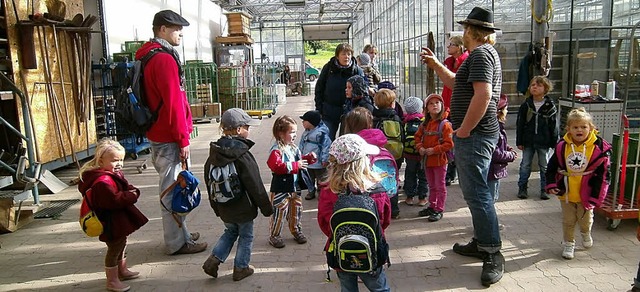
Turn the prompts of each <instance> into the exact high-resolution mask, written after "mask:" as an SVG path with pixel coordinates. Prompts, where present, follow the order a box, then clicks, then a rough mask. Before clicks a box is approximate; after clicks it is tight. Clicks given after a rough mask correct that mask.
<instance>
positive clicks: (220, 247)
mask: <svg viewBox="0 0 640 292" xmlns="http://www.w3.org/2000/svg"><path fill="white" fill-rule="evenodd" d="M224 227H225V230H224V233H223V234H222V236H220V239H218V242H217V243H216V246H215V247H214V248H213V250H212V251H211V255H212V256H214V257H216V258H217V259H219V260H220V261H221V262H223V263H224V261H225V260H227V257H229V254H230V253H231V248H233V244H234V243H235V242H236V239H237V240H238V247H237V248H236V257H235V259H234V260H233V266H235V267H237V268H241V269H242V268H246V267H248V266H249V261H251V249H252V247H253V220H251V221H249V222H244V223H227V222H225V223H224Z"/></svg>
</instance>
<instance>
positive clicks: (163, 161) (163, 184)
mask: <svg viewBox="0 0 640 292" xmlns="http://www.w3.org/2000/svg"><path fill="white" fill-rule="evenodd" d="M151 153H152V154H151V162H152V163H153V167H154V168H155V169H156V172H158V175H159V176H160V183H159V185H160V194H162V192H163V191H164V190H165V189H167V188H168V187H169V186H170V185H171V184H173V183H174V182H175V181H176V179H177V178H178V174H179V173H180V171H182V161H181V159H180V147H179V146H178V144H177V143H160V142H151ZM187 163H189V162H188V161H187ZM172 199H173V194H172V193H171V192H169V193H168V194H167V195H165V196H164V197H163V198H162V202H163V203H164V205H165V206H166V207H167V208H169V210H171V200H172ZM160 212H161V214H162V229H163V230H164V244H165V246H166V249H167V253H168V254H173V253H175V252H176V251H178V250H179V249H180V248H181V247H182V246H183V245H184V244H185V243H187V242H189V243H192V244H193V243H194V242H193V240H191V235H189V229H188V228H187V224H186V223H187V222H186V220H185V219H186V218H187V216H178V219H179V220H181V221H182V228H180V227H178V223H177V222H176V221H175V219H173V216H171V212H169V211H167V210H166V209H165V208H164V207H162V205H160Z"/></svg>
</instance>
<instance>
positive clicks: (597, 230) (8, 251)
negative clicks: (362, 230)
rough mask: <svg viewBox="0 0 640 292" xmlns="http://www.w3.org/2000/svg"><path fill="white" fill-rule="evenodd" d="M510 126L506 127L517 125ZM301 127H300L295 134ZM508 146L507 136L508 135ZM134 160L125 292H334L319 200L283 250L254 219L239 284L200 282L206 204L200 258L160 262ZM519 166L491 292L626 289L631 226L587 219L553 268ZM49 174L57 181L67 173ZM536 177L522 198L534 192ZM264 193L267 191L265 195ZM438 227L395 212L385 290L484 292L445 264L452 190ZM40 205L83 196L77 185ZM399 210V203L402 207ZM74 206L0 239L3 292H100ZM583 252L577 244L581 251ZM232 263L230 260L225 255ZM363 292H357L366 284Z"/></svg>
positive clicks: (469, 270) (151, 200) (507, 197)
mask: <svg viewBox="0 0 640 292" xmlns="http://www.w3.org/2000/svg"><path fill="white" fill-rule="evenodd" d="M312 107H313V100H312V98H311V97H289V98H288V100H287V104H285V105H283V106H280V107H279V108H278V112H277V113H276V116H277V115H281V114H288V115H291V116H295V117H297V116H300V115H302V113H304V112H305V111H306V110H308V109H311V108H312ZM514 118H515V117H514ZM274 120H275V119H274V118H270V119H267V118H266V117H265V119H263V120H262V125H260V126H259V127H256V128H253V130H252V131H251V137H250V138H252V139H253V140H255V141H256V143H257V144H256V145H255V146H254V147H253V149H252V152H253V153H254V155H255V156H256V158H257V160H258V162H259V164H260V169H261V174H262V178H263V180H264V181H265V182H266V183H267V184H268V182H269V181H270V178H271V174H270V172H269V170H268V168H267V166H266V158H267V155H268V150H269V148H270V146H271V144H272V143H273V138H272V137H270V134H269V133H270V132H271V126H272V124H273V121H274ZM197 127H198V130H199V131H198V132H199V136H198V137H197V138H195V139H194V140H192V147H191V153H192V162H193V166H192V170H194V171H195V173H196V174H197V175H198V176H199V177H201V178H202V175H203V165H204V161H205V159H206V157H207V155H208V145H209V142H210V141H212V140H215V139H217V137H218V135H219V131H218V124H215V123H213V124H198V125H197ZM299 128H300V129H302V127H301V126H300V125H299ZM510 135H511V136H510V139H511V140H513V139H514V138H515V137H514V132H513V131H510ZM146 158H148V155H141V157H140V158H138V160H137V161H131V160H128V161H126V165H125V173H126V176H127V178H128V179H129V180H130V182H132V183H133V184H134V185H136V186H138V187H139V188H140V189H141V190H142V196H141V199H140V201H139V202H138V207H139V208H140V209H141V210H142V211H143V212H144V213H145V214H146V215H147V216H148V217H149V219H150V221H149V223H148V224H147V225H145V226H144V227H143V228H142V229H141V230H139V231H137V232H135V233H134V234H132V235H131V236H130V237H129V241H128V242H129V245H128V248H127V253H128V260H129V263H130V265H131V266H132V267H131V268H132V270H136V271H139V272H141V274H142V277H140V278H139V279H136V280H132V281H129V282H128V284H130V285H131V287H132V291H337V290H339V285H338V283H337V281H338V279H337V277H336V276H335V273H333V272H332V273H331V275H332V277H331V279H332V280H333V281H332V282H327V281H325V278H326V270H327V266H326V264H325V258H324V255H323V253H322V247H323V245H324V242H325V238H324V236H323V235H322V233H321V232H320V229H319V228H318V227H317V223H316V204H317V201H316V200H312V201H305V202H304V205H305V206H304V207H305V211H304V214H303V228H304V231H305V234H306V235H307V236H308V238H309V243H307V244H304V245H298V244H296V243H295V242H294V241H293V237H292V236H290V235H288V234H283V235H284V238H285V242H286V244H287V246H286V247H285V248H283V249H274V248H272V247H271V246H269V245H268V243H267V238H268V218H264V217H258V218H257V220H256V224H255V242H254V248H253V256H252V259H251V263H252V264H253V265H255V266H256V273H255V274H254V275H253V276H251V277H249V278H247V279H245V280H242V281H240V282H233V281H232V279H231V273H232V265H233V264H232V263H233V258H232V257H230V258H229V259H228V260H227V262H226V263H224V264H222V265H221V266H220V272H219V278H218V279H213V278H211V277H209V276H207V275H206V274H205V273H204V272H203V271H202V269H201V266H202V263H203V262H204V261H205V259H206V258H207V256H208V254H209V251H210V249H211V246H212V245H213V244H214V243H215V241H216V240H217V238H218V236H219V235H220V234H221V233H222V231H223V225H222V222H221V221H220V220H219V219H218V218H216V217H215V214H214V213H213V211H212V210H211V209H210V207H209V204H208V202H207V201H203V203H202V205H201V206H200V207H199V208H198V209H196V210H195V211H193V212H192V213H191V214H190V215H189V217H188V225H189V227H190V230H191V231H198V232H200V233H201V234H202V237H201V239H200V241H206V242H208V243H209V245H210V248H209V250H208V251H207V252H204V253H200V254H193V255H178V256H168V255H165V254H164V248H163V242H162V226H161V223H160V220H159V214H160V208H161V207H160V205H159V204H158V195H157V193H158V191H157V175H156V173H155V171H154V170H153V167H152V166H151V165H149V166H150V167H149V168H148V169H147V170H144V171H143V172H142V173H141V174H139V173H138V172H137V170H136V165H137V164H140V162H141V160H142V159H146ZM518 163H519V162H518V161H516V162H515V163H513V164H511V165H510V167H509V168H510V173H511V176H510V177H509V178H507V179H504V180H503V181H502V188H501V197H500V201H499V202H498V203H497V204H496V206H497V209H498V212H499V218H500V222H501V223H503V224H504V225H505V230H504V232H503V234H502V239H503V254H504V255H505V257H506V260H507V263H506V272H505V275H504V277H503V279H502V281H500V282H499V283H498V284H495V285H493V286H491V288H489V289H488V290H491V291H564V292H569V291H628V290H629V289H630V287H631V286H630V285H631V283H632V282H633V278H634V277H635V274H636V270H637V268H638V260H640V253H639V252H638V250H639V248H638V247H639V244H638V241H637V240H636V238H635V229H636V226H637V223H636V222H635V221H634V220H626V221H623V222H622V223H621V224H620V226H619V228H618V229H617V230H616V231H607V230H606V226H607V223H606V219H605V218H603V217H602V216H599V215H597V216H596V220H595V221H596V222H595V224H594V227H593V237H594V240H595V245H594V247H593V248H591V249H590V250H588V251H587V250H584V249H582V248H579V249H578V250H577V252H576V258H575V259H573V260H564V259H562V258H561V256H560V253H561V246H560V241H561V240H562V239H561V217H560V206H559V204H558V201H557V199H555V198H552V199H551V200H548V201H541V200H540V199H539V198H537V197H536V196H532V198H530V199H527V200H520V199H518V198H517V197H516V193H517V183H516V181H517V169H518ZM56 174H57V175H58V176H59V177H60V178H62V179H63V180H65V181H69V179H70V178H72V177H73V176H74V175H75V172H74V171H73V170H60V171H57V172H56ZM537 183H538V179H537V175H534V176H533V178H532V181H531V183H530V189H533V190H536V189H538V188H537V186H536V184H537ZM267 187H268V186H267ZM448 191H449V197H448V201H447V206H446V213H445V214H444V218H443V219H442V220H441V221H439V222H436V223H430V222H427V220H426V219H425V218H418V217H417V213H418V211H419V210H420V207H417V206H407V205H404V204H402V203H401V205H400V209H401V218H400V219H398V220H394V221H393V222H392V224H391V226H390V227H389V229H388V230H387V232H386V234H387V237H388V241H389V243H390V245H391V248H392V250H391V261H392V265H391V267H390V268H389V269H388V271H387V275H388V278H389V282H390V285H391V287H392V289H393V290H394V291H465V290H478V289H484V287H483V286H482V285H481V284H480V270H481V262H480V261H478V260H475V259H472V258H466V257H463V256H459V255H457V254H454V253H453V252H452V251H451V246H452V245H453V244H454V243H455V242H466V241H468V240H469V239H470V238H471V236H472V235H471V232H472V230H471V228H470V224H471V220H470V213H469V210H468V209H467V207H466V204H465V202H464V200H463V199H462V195H461V192H460V189H459V187H458V186H457V185H453V186H450V187H449V188H448ZM42 197H43V198H42V199H43V200H53V199H61V198H70V197H75V198H79V197H80V195H79V193H78V192H77V191H76V188H75V186H72V187H69V188H68V189H67V190H65V191H64V192H62V193H61V194H57V195H45V196H42ZM401 201H403V198H401ZM78 210H79V205H75V206H72V207H71V208H70V209H69V210H67V211H65V212H64V213H62V215H61V216H60V217H59V218H56V219H53V220H51V219H40V220H36V221H34V222H33V223H31V224H29V225H27V226H26V227H24V228H22V229H20V230H18V231H17V232H15V233H12V234H4V235H0V244H1V248H0V291H103V290H104V287H105V280H104V278H105V276H104V271H103V258H104V252H105V250H106V248H105V245H104V243H101V242H99V241H98V240H97V239H94V238H87V237H86V236H84V235H83V233H82V232H81V231H80V230H79V228H78V222H77V219H78ZM578 246H580V242H578ZM232 256H233V252H232ZM361 289H363V290H366V288H364V286H361Z"/></svg>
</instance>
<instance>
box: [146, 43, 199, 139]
mask: <svg viewBox="0 0 640 292" xmlns="http://www.w3.org/2000/svg"><path fill="white" fill-rule="evenodd" d="M162 47H163V46H162V45H161V44H160V43H158V42H155V41H149V42H146V43H145V44H144V45H142V47H140V49H138V51H137V52H136V60H140V59H142V58H143V57H144V56H145V55H146V54H147V53H149V52H150V51H151V50H152V49H157V48H162ZM165 49H166V47H165ZM171 49H173V48H171ZM172 51H173V52H174V55H172V54H168V53H163V52H161V53H158V54H156V55H155V56H153V58H151V59H149V61H148V62H147V64H146V65H145V67H144V72H143V75H144V78H143V80H142V81H143V87H144V90H145V96H146V98H147V104H148V106H149V108H150V109H152V110H155V109H157V108H158V107H159V106H160V101H162V106H160V109H159V111H158V120H157V121H156V122H155V123H154V124H153V125H152V126H151V128H150V129H149V130H148V131H147V138H148V139H149V140H151V141H154V142H163V143H177V144H178V146H180V148H182V147H185V146H189V136H190V134H191V132H192V131H193V124H192V118H191V107H190V106H189V102H188V100H187V95H186V93H185V90H184V87H183V86H181V77H180V71H181V70H180V68H179V67H178V63H177V62H176V58H175V56H177V52H175V49H173V50H172Z"/></svg>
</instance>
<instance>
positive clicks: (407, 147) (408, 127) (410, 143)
mask: <svg viewBox="0 0 640 292" xmlns="http://www.w3.org/2000/svg"><path fill="white" fill-rule="evenodd" d="M423 120H424V118H423V119H418V118H415V119H412V120H410V121H407V123H406V124H404V134H405V137H404V153H406V154H412V155H419V153H418V151H417V150H416V141H415V139H414V136H415V134H416V132H417V131H418V128H420V124H422V122H423Z"/></svg>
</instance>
